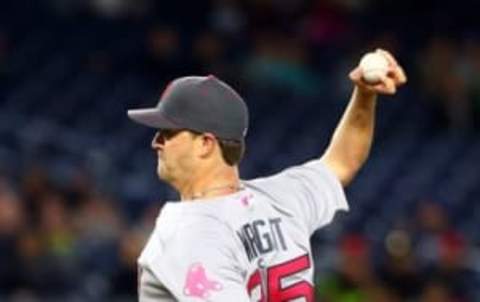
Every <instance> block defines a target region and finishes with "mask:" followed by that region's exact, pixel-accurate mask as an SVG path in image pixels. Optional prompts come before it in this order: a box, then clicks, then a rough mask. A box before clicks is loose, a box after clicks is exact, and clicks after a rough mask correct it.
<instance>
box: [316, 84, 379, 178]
mask: <svg viewBox="0 0 480 302" xmlns="http://www.w3.org/2000/svg"><path fill="white" fill-rule="evenodd" d="M376 103H377V97H376V94H375V93H372V92H367V91H365V90H362V89H359V88H357V87H356V88H355V89H354V91H353V94H352V97H351V100H350V102H349V104H348V106H347V108H346V110H345V112H344V114H343V116H342V118H341V120H340V122H339V124H338V126H337V128H336V129H335V132H334V134H333V136H332V139H331V141H330V144H329V146H328V148H327V150H326V151H325V153H324V155H323V156H322V161H324V162H325V163H326V164H327V165H328V166H329V167H330V168H331V169H333V170H334V172H335V173H336V174H337V176H338V177H339V179H340V181H341V182H342V184H343V185H347V184H348V183H350V181H351V180H352V179H353V177H354V176H355V174H356V173H357V172H358V170H359V169H360V168H361V166H362V165H363V163H364V162H365V160H366V159H367V157H368V155H369V153H370V148H371V145H372V140H373V133H374V128H375V108H376Z"/></svg>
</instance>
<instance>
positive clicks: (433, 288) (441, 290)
mask: <svg viewBox="0 0 480 302" xmlns="http://www.w3.org/2000/svg"><path fill="white" fill-rule="evenodd" d="M457 301H462V300H456V299H453V297H452V295H451V293H450V291H449V289H448V287H447V286H446V284H444V283H442V282H438V281H432V282H430V283H428V284H427V285H426V286H425V288H424V289H423V291H422V294H421V295H420V299H419V302H457Z"/></svg>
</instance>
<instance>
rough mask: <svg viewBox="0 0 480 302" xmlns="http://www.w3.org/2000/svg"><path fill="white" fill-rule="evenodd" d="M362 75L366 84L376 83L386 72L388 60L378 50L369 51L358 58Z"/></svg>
mask: <svg viewBox="0 0 480 302" xmlns="http://www.w3.org/2000/svg"><path fill="white" fill-rule="evenodd" d="M360 69H361V70H362V77H363V80H364V81H365V82H367V83H368V84H377V83H378V82H380V80H381V79H382V78H384V77H385V76H386V75H387V72H388V60H387V59H386V58H385V57H384V56H383V55H382V54H380V53H378V52H369V53H367V54H366V55H364V56H363V58H362V59H361V60H360Z"/></svg>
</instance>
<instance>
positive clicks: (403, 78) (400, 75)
mask: <svg viewBox="0 0 480 302" xmlns="http://www.w3.org/2000/svg"><path fill="white" fill-rule="evenodd" d="M395 75H396V79H397V83H398V84H399V85H403V84H405V83H406V82H407V75H406V74H405V71H404V70H403V68H402V67H401V66H398V68H397V70H396V73H395Z"/></svg>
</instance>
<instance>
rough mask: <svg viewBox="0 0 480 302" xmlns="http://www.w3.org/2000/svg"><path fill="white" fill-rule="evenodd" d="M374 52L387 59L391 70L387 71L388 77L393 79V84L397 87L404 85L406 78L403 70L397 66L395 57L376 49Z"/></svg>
mask: <svg viewBox="0 0 480 302" xmlns="http://www.w3.org/2000/svg"><path fill="white" fill-rule="evenodd" d="M376 51H377V52H378V53H381V54H382V55H384V56H385V58H386V59H387V61H388V63H389V65H390V68H391V70H390V71H389V75H391V76H392V77H393V78H394V80H395V83H396V84H397V85H403V84H405V83H406V82H407V76H406V75H405V71H404V70H403V68H402V67H401V66H400V65H399V64H398V62H397V60H396V59H395V57H394V56H393V55H392V54H391V53H390V52H388V51H386V50H384V49H381V48H378V49H377V50H376Z"/></svg>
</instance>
